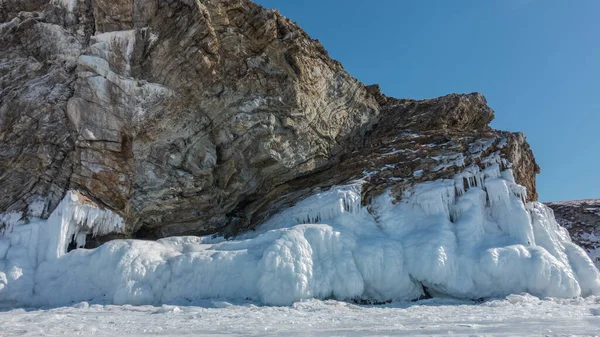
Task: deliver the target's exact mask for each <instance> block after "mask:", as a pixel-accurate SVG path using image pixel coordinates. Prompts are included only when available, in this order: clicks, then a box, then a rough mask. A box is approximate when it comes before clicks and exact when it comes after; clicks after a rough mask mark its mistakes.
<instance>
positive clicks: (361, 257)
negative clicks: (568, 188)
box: [0, 164, 600, 305]
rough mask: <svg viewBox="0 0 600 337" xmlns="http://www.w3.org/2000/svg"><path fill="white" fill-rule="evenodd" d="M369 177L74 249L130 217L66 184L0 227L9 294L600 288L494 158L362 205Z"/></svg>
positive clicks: (281, 294)
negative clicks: (175, 232) (242, 212)
mask: <svg viewBox="0 0 600 337" xmlns="http://www.w3.org/2000/svg"><path fill="white" fill-rule="evenodd" d="M362 183H363V182H362V181H356V182H354V183H351V184H348V185H345V186H338V187H333V188H331V189H329V190H327V191H321V192H318V193H315V194H314V195H313V196H311V197H308V198H306V199H304V200H302V201H300V202H298V203H297V204H296V205H295V206H293V207H290V208H288V209H286V210H284V211H282V212H280V213H279V214H276V215H274V216H273V217H271V218H270V219H269V220H267V221H266V222H265V223H264V224H262V225H261V226H259V227H258V228H257V229H256V231H253V232H248V233H245V234H243V235H240V236H238V237H236V238H234V239H232V240H228V241H226V240H224V239H223V238H210V237H173V238H167V239H161V240H158V241H155V242H151V241H136V240H115V241H111V242H108V243H106V244H104V245H102V246H100V247H99V248H96V249H93V250H89V249H77V250H73V251H71V252H69V253H66V248H67V247H66V245H67V244H68V241H69V240H71V239H70V238H73V237H75V241H77V243H78V245H81V243H82V242H81V241H79V240H82V239H83V238H84V236H83V235H81V236H80V235H78V233H82V232H85V233H90V234H92V233H97V234H98V233H104V232H110V231H115V229H119V228H121V226H122V221H121V219H120V218H119V217H118V216H116V215H114V214H112V213H110V212H107V211H102V210H98V209H96V208H94V207H93V206H91V205H86V204H85V203H82V202H81V200H80V199H79V197H78V195H77V194H76V193H69V194H68V195H67V196H66V198H65V200H64V201H63V202H62V203H61V205H60V206H59V207H58V208H57V210H56V211H55V212H54V213H52V215H51V216H50V218H49V219H48V220H36V221H30V222H29V223H24V222H23V221H19V222H18V223H15V224H14V226H13V227H12V230H10V231H8V232H7V233H6V234H5V235H4V237H3V238H0V302H8V303H13V304H20V305H62V304H69V303H73V302H79V301H88V302H96V303H114V304H125V303H129V304H163V303H168V304H189V303H194V302H195V301H199V300H202V299H207V298H226V299H252V300H256V301H260V302H262V303H265V304H272V305H289V304H291V303H293V302H295V301H298V300H302V299H307V298H336V299H340V300H349V299H367V300H377V301H385V300H411V299H416V298H419V297H420V296H423V295H426V294H429V295H432V296H450V297H457V298H468V299H476V298H491V297H503V296H506V295H509V294H512V293H522V292H528V293H530V294H533V295H535V296H539V297H562V298H571V297H577V296H588V295H592V294H600V273H599V271H598V270H597V269H596V267H595V266H594V265H593V263H592V262H591V260H590V259H589V257H588V256H587V255H586V253H585V252H584V251H583V250H582V249H581V248H579V247H578V246H576V245H575V244H573V243H572V242H571V240H570V238H569V235H568V233H567V231H566V230H565V229H564V228H562V227H560V226H559V225H558V224H557V223H556V221H555V220H554V217H553V213H552V211H551V210H550V209H549V208H547V207H546V206H544V205H542V204H541V203H537V202H532V203H527V204H526V203H524V201H523V200H524V199H523V197H524V194H525V191H524V188H523V187H522V186H519V185H517V184H516V183H515V182H514V178H513V175H512V172H510V171H509V170H508V171H501V170H500V167H499V166H498V165H497V164H491V165H489V166H488V167H487V168H486V169H484V170H481V169H479V168H478V167H476V166H473V167H468V168H466V169H465V170H464V171H463V172H462V173H460V174H457V175H456V176H455V177H454V179H444V180H438V181H432V182H425V183H421V184H417V185H415V186H413V188H411V189H409V190H407V191H405V193H404V195H403V198H402V199H401V200H400V201H396V200H394V199H393V198H392V197H391V196H390V195H389V194H388V193H384V194H382V195H380V196H379V197H377V198H375V200H374V201H373V202H372V203H371V204H370V205H369V206H368V207H367V206H363V205H361V185H362Z"/></svg>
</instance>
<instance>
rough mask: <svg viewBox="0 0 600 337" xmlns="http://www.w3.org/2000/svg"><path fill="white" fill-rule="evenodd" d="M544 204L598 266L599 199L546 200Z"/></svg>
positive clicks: (599, 258) (599, 234) (599, 264)
mask: <svg viewBox="0 0 600 337" xmlns="http://www.w3.org/2000/svg"><path fill="white" fill-rule="evenodd" d="M546 206H548V207H550V208H552V210H553V211H554V216H555V217H556V221H557V222H558V223H559V224H560V225H561V226H563V227H565V228H566V229H567V230H568V231H569V234H570V235H571V238H572V239H573V241H574V242H575V243H577V244H578V245H580V246H581V247H583V248H585V250H586V251H587V252H588V254H589V255H590V258H592V260H593V261H594V263H595V264H596V266H597V267H600V199H588V200H576V201H562V202H547V203H546Z"/></svg>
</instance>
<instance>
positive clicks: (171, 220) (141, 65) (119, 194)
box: [0, 0, 539, 242]
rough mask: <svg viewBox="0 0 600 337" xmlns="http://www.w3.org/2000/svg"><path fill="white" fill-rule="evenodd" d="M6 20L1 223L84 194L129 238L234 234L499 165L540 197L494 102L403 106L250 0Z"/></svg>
mask: <svg viewBox="0 0 600 337" xmlns="http://www.w3.org/2000/svg"><path fill="white" fill-rule="evenodd" d="M0 21H2V23H0V43H1V44H2V46H3V48H2V49H1V50H0V169H1V171H0V212H6V211H22V212H23V214H24V216H27V215H29V216H43V217H45V216H48V215H49V213H50V212H51V211H52V210H53V209H54V208H55V207H56V205H57V204H58V202H59V201H60V200H61V199H62V197H63V196H64V195H65V193H66V191H67V190H77V191H79V192H80V193H82V194H85V195H87V196H88V197H89V198H90V199H91V200H94V202H96V203H97V204H98V205H99V206H100V207H102V208H108V209H110V210H112V211H114V212H116V213H118V214H119V215H121V216H122V217H123V218H124V219H125V222H126V234H125V235H126V236H129V237H139V238H157V237H163V236H170V235H182V234H210V233H225V234H233V233H236V232H239V231H241V230H245V229H249V228H252V227H253V226H255V225H256V224H257V223H259V222H260V221H261V220H262V219H264V218H265V217H266V216H268V215H269V214H272V213H273V212H276V211H277V210H279V209H280V208H281V207H284V206H285V205H289V204H291V203H293V202H295V201H296V200H298V199H299V198H301V197H303V196H306V195H308V194H309V193H312V192H314V191H315V190H318V189H326V188H328V187H330V186H332V185H334V184H341V183H344V182H348V181H350V180H353V179H359V178H364V179H366V180H367V181H368V183H367V185H366V186H367V188H366V189H365V191H364V196H363V198H364V200H363V202H364V203H365V204H368V202H369V200H370V198H372V197H374V196H376V195H377V194H379V193H381V192H383V191H384V190H385V189H387V188H391V189H392V191H393V192H395V193H397V194H396V195H397V196H398V197H399V198H400V197H401V191H402V190H403V189H404V188H406V187H407V186H410V185H411V184H414V183H416V182H422V181H427V180H433V179H439V178H448V177H452V176H453V175H455V174H456V173H458V172H460V171H463V170H464V169H465V168H468V167H469V166H472V165H478V166H480V167H484V166H485V165H486V164H487V163H488V162H489V161H496V162H500V163H501V164H502V166H504V167H512V168H513V170H514V173H515V178H516V180H517V182H518V183H520V184H522V185H524V186H525V187H527V198H528V199H530V200H535V199H537V194H536V189H535V174H536V173H537V172H539V168H538V166H537V164H536V163H535V160H534V157H533V154H532V152H531V150H530V148H529V145H528V144H527V142H526V141H525V137H524V135H523V134H520V133H509V132H503V131H497V130H493V129H491V128H490V127H489V126H488V124H489V123H490V121H491V120H492V119H493V116H494V113H493V111H492V109H491V108H489V107H488V106H487V104H486V101H485V98H484V97H483V95H481V94H478V93H474V94H462V95H459V94H451V95H448V96H444V97H440V98H436V99H430V100H420V101H416V100H410V99H396V98H391V97H387V96H385V95H384V94H382V93H381V92H380V90H379V87H378V86H376V85H374V86H368V87H367V86H365V85H363V84H362V83H360V82H358V81H357V80H356V79H355V78H353V77H352V76H350V75H349V74H348V73H347V72H346V71H345V70H344V68H343V67H342V65H341V64H340V63H339V62H337V61H335V60H332V59H331V58H330V57H329V56H328V54H327V52H326V51H325V49H324V48H323V46H322V45H321V44H320V43H319V42H318V41H316V40H313V39H311V38H310V37H309V36H308V35H307V34H306V33H305V32H304V31H303V30H302V29H301V28H299V27H298V26H297V25H296V24H295V23H293V22H292V21H290V20H289V19H287V18H285V17H283V16H282V15H280V14H279V13H278V12H277V11H276V10H271V9H265V8H262V7H261V6H258V5H256V4H254V3H252V2H250V1H247V0H210V1H209V0H198V1H191V0H116V1H108V0H52V1H30V0H29V1H26V0H10V1H3V2H1V3H0ZM40 202H43V205H44V207H42V208H40V207H38V205H40ZM32 205H36V207H32ZM99 241H100V242H101V241H102V240H99Z"/></svg>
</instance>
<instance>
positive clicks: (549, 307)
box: [0, 295, 600, 337]
mask: <svg viewBox="0 0 600 337" xmlns="http://www.w3.org/2000/svg"><path fill="white" fill-rule="evenodd" d="M76 335H81V336H91V335H94V336H286V337H291V336H399V335H405V336H430V335H459V336H490V335H493V336H544V335H547V336H573V335H575V336H600V297H597V296H592V297H588V298H585V299H569V300H564V299H546V300H539V299H537V298H535V297H532V296H529V295H511V296H509V297H507V299H503V300H492V301H487V302H484V303H473V302H466V301H456V300H448V299H433V300H425V301H420V302H416V303H401V302H398V303H391V304H387V305H383V306H361V305H355V304H350V303H345V302H339V301H320V300H308V301H302V302H297V303H295V304H293V305H292V306H285V307H271V306H259V305H256V304H253V303H244V302H240V303H230V302H223V301H205V302H199V303H196V306H167V305H164V306H162V307H154V306H129V305H124V306H114V305H90V304H88V303H86V302H82V303H78V304H76V305H74V306H72V307H60V308H52V309H26V310H24V309H9V308H4V309H3V311H2V312H0V336H3V337H4V336H76Z"/></svg>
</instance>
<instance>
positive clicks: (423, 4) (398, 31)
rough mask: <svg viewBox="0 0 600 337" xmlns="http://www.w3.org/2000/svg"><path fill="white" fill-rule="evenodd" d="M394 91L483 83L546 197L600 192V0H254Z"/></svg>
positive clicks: (427, 91)
mask: <svg viewBox="0 0 600 337" xmlns="http://www.w3.org/2000/svg"><path fill="white" fill-rule="evenodd" d="M257 2H258V3H260V4H261V5H263V6H265V7H269V8H277V9H279V10H280V12H281V13H282V14H283V15H285V16H287V17H289V18H290V19H292V20H294V21H296V22H297V23H298V24H299V25H300V26H301V27H303V28H304V29H305V30H306V31H307V32H308V33H309V34H310V35H311V36H312V37H313V38H317V39H319V40H320V41H321V43H323V45H324V46H325V48H326V49H327V50H328V51H329V54H330V55H331V56H332V57H333V58H335V59H337V60H339V61H341V62H342V63H343V64H344V67H345V68H346V70H348V71H349V72H350V73H351V74H352V75H354V76H355V77H357V78H358V79H359V80H360V81H362V82H364V83H366V84H373V83H379V84H380V85H381V88H382V90H383V92H384V93H385V94H387V95H390V96H396V97H409V98H417V99H421V98H429V97H436V96H441V95H445V94H448V93H452V92H459V93H468V92H473V91H479V92H482V93H483V94H484V95H485V96H486V97H487V100H488V104H489V105H490V106H491V107H492V108H493V109H494V110H495V111H496V119H495V121H494V122H493V123H492V126H493V127H494V128H497V129H503V130H510V131H522V132H524V133H525V134H526V135H527V139H528V141H529V143H530V144H531V146H532V148H533V151H534V153H535V156H536V159H537V161H538V164H539V165H540V166H541V168H542V173H541V174H540V175H538V192H539V195H540V200H542V201H557V200H571V199H587V198H600V0H453V1H449V0H418V1H417V0H413V1H408V0H380V1H365V0H360V1H359V0H303V1H291V0H257Z"/></svg>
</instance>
